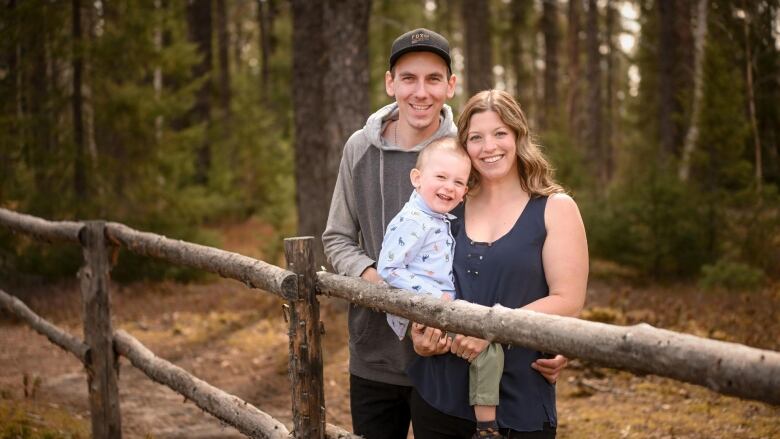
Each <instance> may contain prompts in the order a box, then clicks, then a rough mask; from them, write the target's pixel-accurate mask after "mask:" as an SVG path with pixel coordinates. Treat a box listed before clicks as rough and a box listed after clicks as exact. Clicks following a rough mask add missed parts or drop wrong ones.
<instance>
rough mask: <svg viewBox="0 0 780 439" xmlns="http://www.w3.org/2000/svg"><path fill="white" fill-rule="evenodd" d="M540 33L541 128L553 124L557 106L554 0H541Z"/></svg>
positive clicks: (556, 51) (556, 41)
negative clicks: (542, 76)
mask: <svg viewBox="0 0 780 439" xmlns="http://www.w3.org/2000/svg"><path fill="white" fill-rule="evenodd" d="M540 24H541V28H542V34H543V35H544V110H543V113H542V124H541V125H542V126H541V127H542V128H543V129H544V128H551V127H553V126H555V119H556V116H557V107H558V43H559V41H560V32H559V30H558V6H557V4H556V0H544V1H542V20H541V23H540Z"/></svg>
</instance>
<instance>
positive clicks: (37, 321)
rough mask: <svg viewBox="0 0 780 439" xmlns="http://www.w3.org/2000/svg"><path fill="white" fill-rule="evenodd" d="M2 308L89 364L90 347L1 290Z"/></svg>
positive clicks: (0, 300) (0, 302)
mask: <svg viewBox="0 0 780 439" xmlns="http://www.w3.org/2000/svg"><path fill="white" fill-rule="evenodd" d="M0 306H2V307H3V308H5V309H7V310H8V311H9V312H10V313H12V314H13V315H15V316H17V317H19V318H20V319H22V320H24V321H25V322H26V323H27V324H28V325H30V327H32V328H33V329H34V330H35V331H36V332H38V333H39V334H41V335H44V336H46V338H48V339H49V341H51V342H52V343H54V344H56V345H57V346H59V347H61V348H62V349H64V350H66V351H68V352H70V353H71V354H73V355H75V356H76V358H78V359H79V360H81V362H82V363H84V364H86V363H87V356H88V355H89V346H87V345H86V344H84V343H83V342H82V341H81V340H79V339H78V338H76V337H74V336H72V335H70V334H68V333H67V332H65V331H63V330H62V329H60V328H58V327H57V326H55V325H53V324H52V323H51V322H49V321H48V320H46V319H44V318H43V317H41V316H39V315H38V314H36V313H34V312H33V311H32V310H31V309H30V308H28V307H27V305H25V304H24V302H22V301H21V300H19V299H17V298H16V297H14V296H11V295H10V294H8V293H6V292H5V291H3V290H0Z"/></svg>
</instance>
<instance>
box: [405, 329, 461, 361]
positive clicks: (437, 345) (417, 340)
mask: <svg viewBox="0 0 780 439" xmlns="http://www.w3.org/2000/svg"><path fill="white" fill-rule="evenodd" d="M410 335H411V336H412V344H413V345H414V351H415V352H417V355H419V356H421V357H430V356H433V355H440V354H444V353H446V352H449V350H450V345H451V344H452V340H450V338H449V337H446V336H444V334H442V332H441V330H440V329H436V328H431V327H429V326H425V325H421V324H419V323H412V331H411V334H410Z"/></svg>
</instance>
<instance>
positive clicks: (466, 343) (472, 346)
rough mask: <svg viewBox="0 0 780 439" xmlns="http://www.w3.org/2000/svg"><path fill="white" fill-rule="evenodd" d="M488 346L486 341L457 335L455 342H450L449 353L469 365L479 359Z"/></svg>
mask: <svg viewBox="0 0 780 439" xmlns="http://www.w3.org/2000/svg"><path fill="white" fill-rule="evenodd" d="M445 338H446V337H445ZM489 344H490V342H489V341H487V340H483V339H481V338H476V337H469V336H465V335H460V334H459V335H457V336H455V340H453V341H452V346H451V347H450V352H452V353H453V354H455V355H457V356H459V357H460V358H463V359H464V360H466V361H468V362H469V363H471V362H472V361H474V360H475V359H476V358H477V357H479V354H481V353H482V351H484V350H485V348H487V347H488V345H489Z"/></svg>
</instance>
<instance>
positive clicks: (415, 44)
mask: <svg viewBox="0 0 780 439" xmlns="http://www.w3.org/2000/svg"><path fill="white" fill-rule="evenodd" d="M409 52H431V53H435V54H436V55H439V56H440V57H441V58H442V59H443V60H444V62H445V63H446V64H447V69H448V70H449V71H450V72H452V60H451V59H450V43H449V41H447V39H446V38H444V37H443V36H441V35H439V34H437V33H436V32H434V31H432V30H429V29H425V28H419V29H415V30H411V31H409V32H407V33H405V34H403V35H401V36H400V37H398V38H396V39H395V41H393V46H392V48H391V49H390V69H391V70H392V69H393V66H394V65H395V63H396V61H398V58H400V57H401V56H402V55H404V54H406V53H409Z"/></svg>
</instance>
